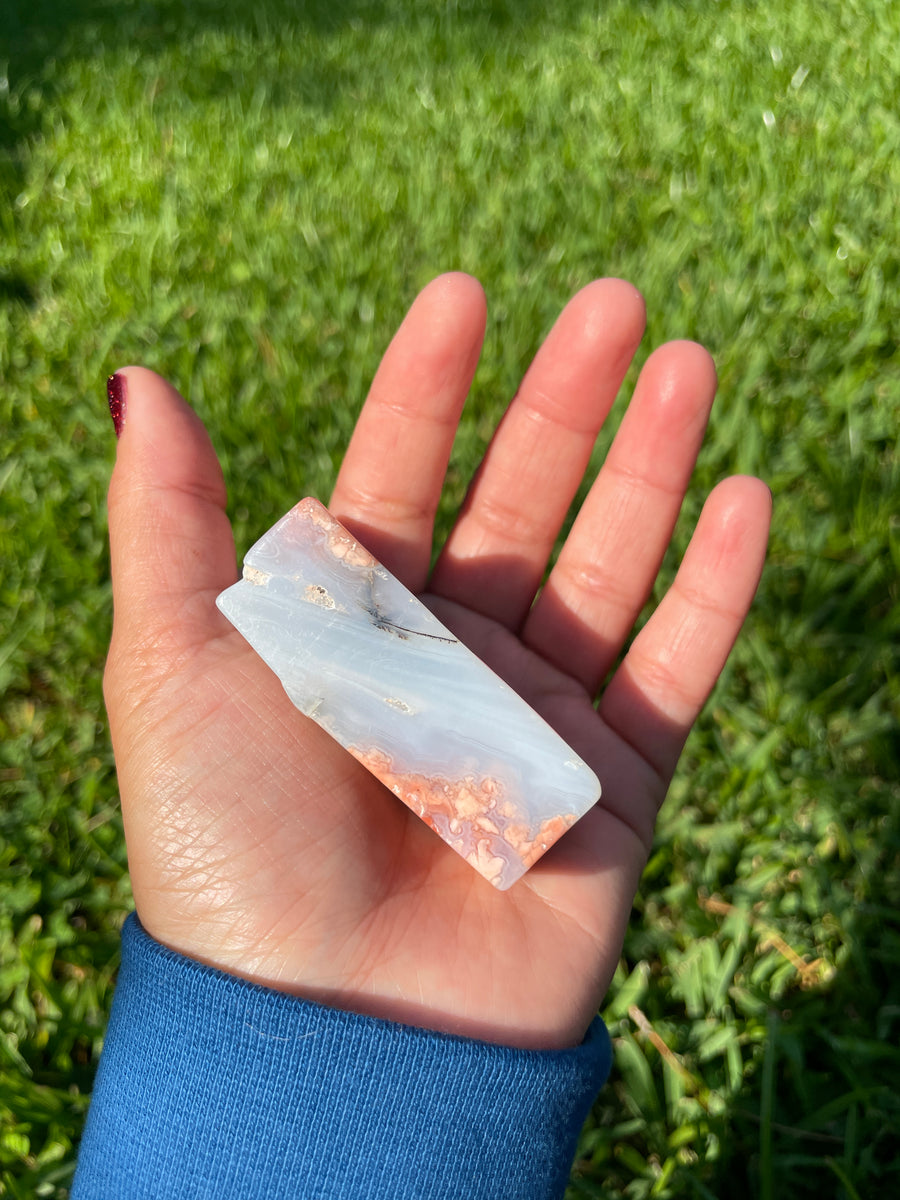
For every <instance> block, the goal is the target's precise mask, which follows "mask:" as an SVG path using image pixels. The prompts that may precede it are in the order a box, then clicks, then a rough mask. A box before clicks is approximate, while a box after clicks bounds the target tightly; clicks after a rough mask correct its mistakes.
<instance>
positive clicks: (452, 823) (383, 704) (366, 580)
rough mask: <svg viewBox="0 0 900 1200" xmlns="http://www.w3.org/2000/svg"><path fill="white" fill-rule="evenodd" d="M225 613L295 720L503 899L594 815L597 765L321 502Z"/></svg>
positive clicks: (262, 558) (234, 595)
mask: <svg viewBox="0 0 900 1200" xmlns="http://www.w3.org/2000/svg"><path fill="white" fill-rule="evenodd" d="M217 603H218V606H219V608H220V609H221V610H222V612H223V613H224V614H225V615H226V617H228V619H229V620H230V621H231V622H232V623H233V624H234V625H235V626H236V627H237V628H238V629H239V630H240V632H241V633H242V634H243V635H244V637H245V638H246V639H247V641H248V642H249V643H250V644H251V646H253V648H254V649H255V650H256V652H257V653H258V654H259V655H260V656H261V657H262V658H263V659H264V660H265V661H266V662H267V663H268V665H269V666H270V667H271V668H272V670H273V671H274V672H275V674H276V675H277V676H278V678H279V679H280V680H281V683H282V685H283V687H284V689H285V691H286V692H287V694H288V696H290V698H291V700H292V701H293V702H294V704H295V705H296V706H297V708H299V709H300V711H301V712H302V713H305V714H306V716H308V717H311V718H312V719H313V720H314V721H316V722H317V723H318V724H319V725H321V726H322V728H323V729H325V730H327V732H328V733H330V734H331V736H332V737H334V738H336V739H337V740H338V741H339V742H340V743H341V745H342V746H344V747H345V748H346V749H347V750H349V751H350V753H351V754H352V755H353V756H354V757H355V758H356V759H358V760H359V762H361V763H362V764H363V765H364V766H366V767H367V768H368V769H369V770H370V771H371V772H372V773H373V774H374V775H376V776H377V777H378V778H379V779H380V780H381V782H382V783H384V784H385V786H386V787H388V788H390V790H391V791H392V792H393V793H394V794H395V795H396V796H398V797H399V798H400V799H401V800H402V801H403V803H404V804H406V805H408V807H409V808H411V809H412V810H413V812H414V813H416V814H417V815H418V816H419V817H421V818H422V820H423V821H425V822H426V824H428V825H430V826H431V828H432V829H433V830H434V831H435V832H436V833H437V834H439V835H440V837H442V838H443V839H444V841H445V842H447V844H448V845H449V846H452V847H453V849H454V850H456V851H457V853H458V854H461V855H462V856H463V858H465V860H466V861H467V862H468V863H470V864H471V865H472V866H473V867H474V868H475V869H476V871H480V872H481V874H482V875H483V876H484V877H485V878H486V879H488V880H489V881H490V882H491V883H492V884H494V886H495V887H497V888H500V889H501V890H502V889H505V888H508V887H509V886H510V885H511V884H512V883H515V881H516V880H517V879H519V878H520V876H522V875H523V874H524V872H525V871H527V870H528V868H529V867H530V866H532V864H533V863H535V862H536V861H537V860H538V859H539V858H540V857H541V855H542V854H543V853H544V852H545V851H546V850H547V849H548V848H549V847H550V846H552V845H553V843H554V842H555V841H556V840H557V838H559V837H560V836H561V835H562V834H563V833H565V831H566V830H567V829H568V828H569V827H570V826H571V825H572V824H573V823H574V822H575V821H576V820H577V819H578V818H579V817H580V816H582V815H583V814H584V813H585V812H587V811H588V809H589V808H591V807H592V806H593V805H594V804H595V803H596V801H597V799H598V797H599V795H600V784H599V783H598V781H597V777H596V775H594V773H593V771H592V770H591V769H590V767H588V766H587V764H586V763H584V762H583V761H582V760H581V759H580V758H579V757H578V756H577V755H576V754H575V753H574V752H573V751H572V750H571V749H570V748H569V747H568V746H567V745H566V743H565V742H564V741H563V740H562V738H561V737H560V736H559V735H558V734H557V733H555V732H554V731H553V730H552V729H551V728H550V726H549V725H548V724H547V723H546V722H545V721H544V720H543V719H542V718H541V717H539V716H538V715H537V713H536V712H534V710H533V709H531V708H529V706H528V705H527V704H526V703H525V701H524V700H522V699H521V697H520V696H518V695H517V694H516V693H515V692H514V691H513V690H512V688H510V687H509V686H508V685H507V684H505V683H504V682H503V681H502V680H501V679H499V678H498V677H497V676H496V675H495V674H494V673H493V671H491V670H490V669H489V668H488V667H486V666H485V665H484V663H483V662H481V660H480V659H478V658H476V656H475V655H474V654H473V653H472V651H471V650H468V649H467V648H466V647H465V646H464V645H463V644H462V643H461V642H460V641H459V640H458V639H457V638H456V637H454V635H453V634H452V633H451V632H450V630H449V629H447V628H445V627H444V626H443V625H442V624H441V623H440V621H438V620H437V618H436V617H434V616H433V615H432V613H431V612H430V611H429V610H428V609H427V608H426V607H425V605H424V604H422V603H421V602H420V601H419V600H417V599H416V597H415V596H413V595H412V593H411V592H409V591H407V589H406V588H405V587H403V585H402V584H401V583H400V582H399V581H398V580H396V579H395V578H394V577H393V575H391V574H390V573H389V572H388V571H387V570H385V568H384V567H382V566H381V565H380V564H379V563H378V562H376V560H375V559H374V558H373V557H372V555H371V554H370V553H369V552H368V551H367V550H365V549H364V548H363V547H362V546H361V545H360V544H359V542H357V541H356V539H355V538H354V537H352V535H351V534H350V533H348V531H347V530H346V529H345V528H344V527H343V526H342V525H340V524H339V523H338V522H337V521H336V520H335V519H334V517H332V516H331V514H330V513H329V512H328V510H327V509H326V508H324V507H323V506H322V505H321V504H320V503H319V502H318V500H313V499H307V500H301V501H300V503H299V504H298V505H297V506H296V507H295V508H293V509H292V510H291V511H290V512H289V513H288V514H287V515H286V516H284V517H282V519H281V520H280V521H279V522H278V523H277V524H276V525H274V526H273V527H272V528H271V529H270V530H269V532H268V533H266V534H265V535H264V536H263V537H262V538H260V540H259V541H258V542H257V543H256V545H255V546H254V547H253V548H252V549H251V550H250V552H249V553H248V554H247V557H246V558H245V560H244V572H243V579H241V580H240V582H238V583H236V584H234V585H233V586H232V587H230V588H228V589H227V591H224V592H223V593H222V594H221V595H220V596H219V598H218V601H217Z"/></svg>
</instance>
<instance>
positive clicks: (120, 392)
mask: <svg viewBox="0 0 900 1200" xmlns="http://www.w3.org/2000/svg"><path fill="white" fill-rule="evenodd" d="M106 398H107V399H108V400H109V415H110V416H111V417H112V423H113V428H114V429H115V431H116V437H117V438H119V437H121V436H122V430H123V429H124V428H125V401H126V396H125V376H124V375H110V377H109V379H107V381H106Z"/></svg>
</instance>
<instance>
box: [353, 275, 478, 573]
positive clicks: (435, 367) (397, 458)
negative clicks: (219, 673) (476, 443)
mask: <svg viewBox="0 0 900 1200" xmlns="http://www.w3.org/2000/svg"><path fill="white" fill-rule="evenodd" d="M484 327H485V300H484V293H483V291H482V290H481V285H480V284H479V283H478V282H477V280H475V279H473V278H472V277H471V276H469V275H463V274H458V273H454V274H449V275H442V276H439V277H438V278H437V279H435V280H434V281H433V282H432V283H430V284H429V285H428V286H427V287H426V288H424V289H423V291H422V292H420V293H419V295H418V297H417V298H416V300H415V301H414V303H413V305H412V307H411V309H410V310H409V312H408V314H407V316H406V318H405V320H404V321H403V324H402V325H401V326H400V328H399V330H398V331H397V333H396V335H395V337H394V339H393V341H392V342H391V344H390V346H389V347H388V349H387V353H386V354H385V356H384V358H383V359H382V362H381V366H380V367H379V368H378V371H377V373H376V375H375V379H374V380H373V382H372V387H371V389H370V391H369V395H368V398H367V399H366V402H365V404H364V405H363V409H362V412H361V413H360V416H359V420H358V421H357V423H356V429H355V430H354V432H353V437H352V438H351V439H350V445H349V446H348V448H347V453H346V455H345V456H344V461H343V464H342V466H341V469H340V472H339V474H338V478H337V483H336V484H335V488H334V492H333V493H332V497H331V505H330V508H331V511H332V512H333V513H334V515H335V516H336V517H337V519H338V520H339V521H341V522H342V523H343V524H344V525H346V526H347V527H348V528H349V529H350V530H351V531H352V532H353V533H354V534H355V535H356V536H357V537H359V539H360V541H362V542H363V544H364V545H365V547H366V549H367V550H369V551H370V552H371V553H372V554H374V555H375V557H376V558H377V559H378V560H379V561H380V562H382V563H383V564H384V565H385V566H386V567H387V568H388V570H389V571H391V572H393V574H395V575H396V576H397V577H398V578H399V579H400V580H402V582H403V583H404V584H405V585H406V586H407V587H408V588H410V589H411V590H412V591H421V590H422V589H423V587H424V585H425V580H426V577H427V574H428V569H429V566H430V562H431V540H432V530H433V525H434V514H435V512H436V511H437V506H438V501H439V500H440V495H441V488H442V486H443V482H444V476H445V474H446V471H447V463H448V461H449V458H450V450H451V448H452V446H453V439H454V436H455V434H456V427H457V425H458V423H459V417H460V413H461V412H462V408H463V404H464V403H465V399H466V396H467V394H468V391H469V387H470V385H471V383H472V377H473V376H474V374H475V367H476V366H477V363H478V356H479V354H480V352H481V343H482V340H483V338H484Z"/></svg>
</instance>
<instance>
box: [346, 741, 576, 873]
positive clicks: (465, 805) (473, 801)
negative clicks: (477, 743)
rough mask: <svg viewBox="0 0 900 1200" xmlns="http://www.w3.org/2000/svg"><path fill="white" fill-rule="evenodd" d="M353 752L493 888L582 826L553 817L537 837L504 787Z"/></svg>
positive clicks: (569, 817)
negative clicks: (399, 767)
mask: <svg viewBox="0 0 900 1200" xmlns="http://www.w3.org/2000/svg"><path fill="white" fill-rule="evenodd" d="M349 750H350V753H351V754H352V755H353V757H354V758H355V759H357V761H358V762H360V763H362V765H363V766H364V767H365V768H366V769H367V770H369V771H371V772H372V774H373V775H375V776H377V778H378V779H380V780H381V782H382V783H383V784H384V785H385V786H386V787H388V788H390V790H391V791H392V792H393V793H394V795H395V796H398V797H399V798H400V799H401V800H402V801H403V803H404V804H405V805H406V806H407V807H408V808H411V809H412V811H413V812H414V813H415V814H416V815H417V816H418V817H421V819H422V820H423V821H424V822H425V824H426V825H428V826H430V828H431V829H433V830H434V831H435V833H437V834H439V835H440V837H442V838H443V839H444V841H446V842H447V843H448V844H449V845H451V846H452V847H453V849H454V850H456V851H457V852H458V853H459V854H461V855H462V856H463V857H464V858H465V859H466V861H467V862H469V863H470V864H471V866H473V867H475V869H476V870H477V871H479V872H480V873H481V874H482V875H484V876H485V878H486V879H488V880H489V881H490V882H491V883H493V884H499V883H501V882H502V880H503V876H504V874H505V873H506V871H507V868H508V866H509V865H510V863H509V860H510V857H513V858H515V859H518V860H520V861H521V863H522V864H523V867H524V868H525V869H526V870H527V868H528V867H530V866H532V864H533V863H535V862H537V860H538V859H539V858H540V857H541V855H542V854H543V853H544V852H545V851H546V850H549V848H550V847H551V846H552V845H553V843H554V842H555V841H556V840H557V839H558V838H560V837H562V835H563V834H564V833H565V832H566V830H567V829H570V828H571V827H572V825H574V823H575V821H576V820H577V817H576V816H575V815H574V814H573V813H566V814H565V815H563V816H557V817H548V818H547V819H546V820H544V821H542V822H541V824H540V826H539V827H538V829H537V831H536V832H535V831H534V830H533V829H532V828H530V827H529V826H528V825H527V824H525V823H524V822H523V821H522V819H521V813H519V812H518V810H517V808H516V806H515V804H514V803H513V802H512V801H511V800H509V799H505V798H504V797H503V785H502V784H501V783H500V782H499V781H498V780H496V779H494V778H492V777H491V776H485V777H484V778H483V779H481V780H476V779H474V778H473V777H472V776H466V777H465V778H463V779H447V778H445V777H444V776H441V775H431V776H427V775H422V774H419V773H416V772H408V771H396V770H394V768H393V763H392V760H391V758H390V756H389V755H387V754H385V753H384V751H382V750H377V749H370V750H360V749H358V748H356V747H353V746H351V747H349ZM517 818H518V819H517ZM517 873H518V872H517Z"/></svg>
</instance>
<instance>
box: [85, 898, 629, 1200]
mask: <svg viewBox="0 0 900 1200" xmlns="http://www.w3.org/2000/svg"><path fill="white" fill-rule="evenodd" d="M122 949H123V957H122V969H121V972H120V977H119V983H118V987H117V990H116V997H115V1002H114V1005H113V1012H112V1016H111V1019H110V1025H109V1030H108V1033H107V1040H106V1044H105V1047H104V1051H103V1057H102V1061H101V1064H100V1069H99V1072H98V1075H97V1081H96V1086H95V1091H94V1098H93V1101H92V1106H91V1111H90V1114H89V1118H88V1124H87V1128H86V1131H85V1135H84V1139H83V1142H82V1149H81V1155H80V1159H79V1165H78V1171H77V1173H76V1178H75V1184H74V1187H73V1191H72V1200H99V1198H101V1197H102V1198H103V1200H109V1198H110V1197H123V1198H128V1197H132V1196H134V1197H141V1200H149V1198H151V1197H165V1198H166V1200H178V1198H179V1197H191V1198H202V1197H207V1196H208V1197H213V1196H214V1197H215V1198H216V1200H229V1198H230V1197H240V1198H241V1200H255V1198H259V1200H262V1198H266V1200H269V1198H271V1197H276V1196H296V1197H304V1198H305V1197H323V1198H327V1200H332V1198H335V1200H351V1198H357V1197H358V1198H360V1200H362V1198H365V1200H378V1198H379V1197H385V1198H387V1197H390V1198H391V1200H403V1198H404V1197H416V1198H417V1200H419V1198H423V1200H425V1198H429V1197H448V1196H465V1197H467V1198H468V1200H479V1198H481V1197H484V1198H485V1200H487V1198H488V1197H490V1198H491V1200H493V1198H495V1197H498V1196H502V1197H504V1198H505V1200H506V1198H508V1200H514V1198H516V1197H522V1198H523V1200H525V1198H526V1197H527V1198H528V1200H536V1198H540V1197H555V1196H559V1195H561V1194H562V1191H563V1189H564V1187H565V1182H566V1179H567V1177H568V1170H569V1166H570V1163H571V1159H572V1155H573V1153H574V1148H575V1140H576V1138H577V1136H578V1131H579V1129H580V1128H581V1124H582V1122H583V1121H584V1118H585V1116H586V1114H587V1111H588V1108H589V1107H590V1104H591V1102H592V1100H593V1098H594V1096H595V1095H596V1093H597V1091H598V1090H599V1088H600V1087H601V1086H602V1084H603V1082H604V1080H605V1077H606V1074H607V1072H608V1069H609V1059H610V1047H609V1039H608V1036H607V1034H606V1031H605V1029H604V1028H603V1026H602V1024H601V1023H600V1022H599V1021H595V1022H594V1024H593V1025H592V1026H591V1029H590V1030H589V1032H588V1036H587V1038H586V1039H585V1041H584V1042H583V1043H582V1045H581V1046H579V1047H576V1048H575V1049H572V1050H565V1051H555V1052H549V1051H523V1050H515V1049H511V1048H509V1047H504V1046H497V1045H492V1044H489V1043H485V1042H478V1041H473V1040H469V1039H465V1038H457V1037H450V1036H447V1035H443V1034H437V1033H433V1032H430V1031H428V1030H422V1029H415V1028H411V1027H408V1026H402V1025H395V1024H392V1023H390V1022H387V1021H378V1020H374V1019H372V1018H369V1017H361V1016H358V1015H356V1014H353V1013H346V1012H341V1011H338V1010H335V1009H329V1008H325V1007H323V1006H320V1005H317V1004H313V1003H310V1002H308V1001H305V1000H301V999H297V998H295V997H292V996H288V995H285V994H283V993H279V992H275V991H271V990H269V989H266V988H261V987H258V986H256V985H253V984H250V983H246V982H244V981H242V980H239V979H236V978H233V977H231V976H227V975H224V974H223V973H221V972H219V971H215V970H212V969H210V968H208V967H204V966H201V965H200V964H198V963H195V962H193V961H192V960H190V959H187V958H183V957H181V956H180V955H177V954H173V953H172V952H171V951H169V950H167V949H165V948H164V947H162V946H160V945H159V944H158V943H157V942H155V941H153V940H152V939H151V938H150V937H149V936H148V935H147V934H146V933H144V931H143V930H142V929H141V927H140V925H139V924H138V922H137V921H136V919H135V918H131V919H130V920H129V921H128V922H127V923H126V926H125V929H124V931H123V947H122Z"/></svg>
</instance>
